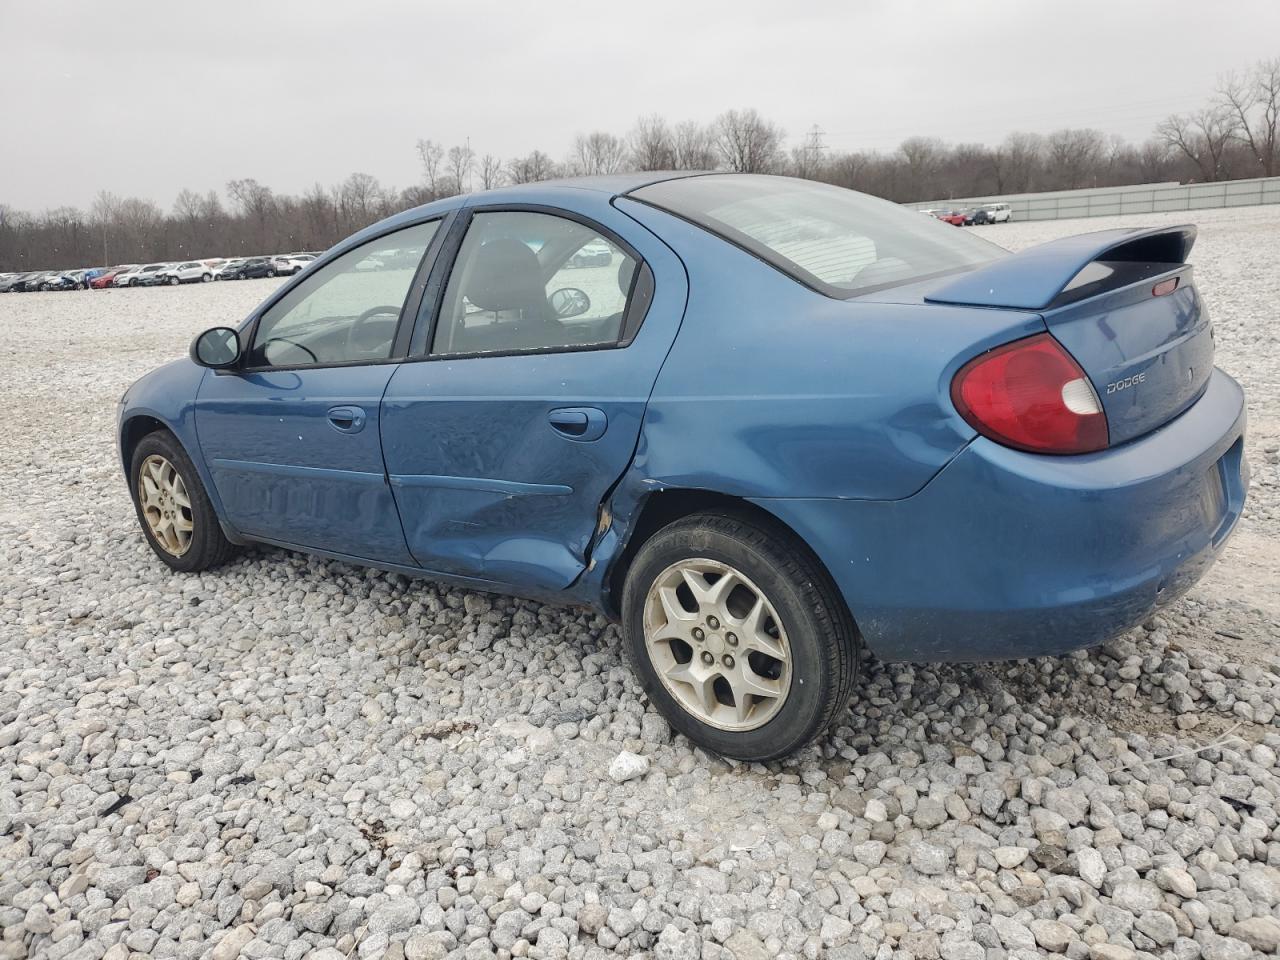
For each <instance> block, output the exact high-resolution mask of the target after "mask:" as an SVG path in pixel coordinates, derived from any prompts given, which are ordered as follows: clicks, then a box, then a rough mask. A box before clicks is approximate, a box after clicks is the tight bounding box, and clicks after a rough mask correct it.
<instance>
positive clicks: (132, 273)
mask: <svg viewBox="0 0 1280 960" xmlns="http://www.w3.org/2000/svg"><path fill="white" fill-rule="evenodd" d="M142 270H143V267H142V266H133V267H128V268H126V269H124V270H121V271H120V272H119V273H117V274H116V275H115V276H114V277H113V278H112V279H111V285H112V286H113V287H134V286H137V279H138V274H139V273H141V272H142Z"/></svg>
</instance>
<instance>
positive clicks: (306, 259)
mask: <svg viewBox="0 0 1280 960" xmlns="http://www.w3.org/2000/svg"><path fill="white" fill-rule="evenodd" d="M315 259H316V258H315V257H314V256H312V255H311V254H309V253H284V254H281V255H280V256H278V257H272V258H271V263H272V266H273V267H275V271H276V273H277V274H279V275H280V276H282V277H288V276H292V275H293V274H295V273H297V272H298V271H299V270H305V269H306V268H307V267H308V266H310V265H311V264H312V263H313V262H315Z"/></svg>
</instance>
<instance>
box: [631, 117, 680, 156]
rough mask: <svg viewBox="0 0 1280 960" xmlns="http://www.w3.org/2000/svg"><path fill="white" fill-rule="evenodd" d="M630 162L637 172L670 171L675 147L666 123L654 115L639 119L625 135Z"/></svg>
mask: <svg viewBox="0 0 1280 960" xmlns="http://www.w3.org/2000/svg"><path fill="white" fill-rule="evenodd" d="M627 144H628V146H629V147H630V148H631V162H632V164H633V165H634V166H635V168H636V169H637V170H672V169H675V165H676V145H675V139H674V137H673V135H672V132H671V129H670V128H669V127H668V126H667V121H666V120H664V119H662V117H661V116H659V115H658V114H656V113H651V114H649V115H648V116H644V117H641V118H640V119H639V120H637V121H636V125H635V126H634V127H633V128H632V130H631V133H629V134H628V135H627Z"/></svg>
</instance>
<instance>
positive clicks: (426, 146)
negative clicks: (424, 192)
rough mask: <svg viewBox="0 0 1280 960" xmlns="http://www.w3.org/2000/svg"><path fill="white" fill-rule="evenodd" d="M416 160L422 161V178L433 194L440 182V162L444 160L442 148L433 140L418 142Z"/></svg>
mask: <svg viewBox="0 0 1280 960" xmlns="http://www.w3.org/2000/svg"><path fill="white" fill-rule="evenodd" d="M417 149H418V159H419V160H421V161H422V177H423V179H424V180H426V182H427V189H428V190H430V191H431V192H432V193H433V194H434V193H435V192H436V188H437V187H438V185H439V182H440V162H441V161H442V160H443V159H444V147H442V146H440V144H438V143H436V142H435V141H434V140H419V141H418V145H417Z"/></svg>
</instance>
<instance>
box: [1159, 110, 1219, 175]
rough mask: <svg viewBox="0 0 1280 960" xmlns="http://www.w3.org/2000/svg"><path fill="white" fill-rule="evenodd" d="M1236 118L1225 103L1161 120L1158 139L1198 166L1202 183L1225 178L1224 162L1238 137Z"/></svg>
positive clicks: (1176, 114)
mask: <svg viewBox="0 0 1280 960" xmlns="http://www.w3.org/2000/svg"><path fill="white" fill-rule="evenodd" d="M1236 131H1237V126H1236V117H1235V115H1234V114H1232V112H1231V111H1230V109H1228V108H1226V107H1224V106H1223V105H1222V104H1220V103H1219V104H1214V105H1210V106H1207V107H1203V108H1201V109H1200V110H1197V111H1196V112H1194V113H1191V114H1178V113H1175V114H1173V115H1172V116H1170V117H1166V118H1165V119H1164V120H1162V121H1160V125H1159V126H1158V127H1156V136H1158V137H1159V138H1160V139H1161V140H1163V141H1164V142H1165V143H1167V144H1168V145H1169V146H1170V147H1171V148H1173V149H1174V150H1177V151H1179V152H1180V153H1182V155H1183V156H1185V157H1186V158H1187V159H1188V160H1190V161H1191V162H1192V163H1194V164H1195V165H1196V169H1197V171H1199V173H1200V179H1201V180H1203V181H1211V180H1220V179H1222V178H1223V169H1222V159H1223V156H1224V154H1225V153H1226V151H1227V146H1228V144H1230V143H1231V141H1232V139H1234V138H1235V136H1236Z"/></svg>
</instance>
